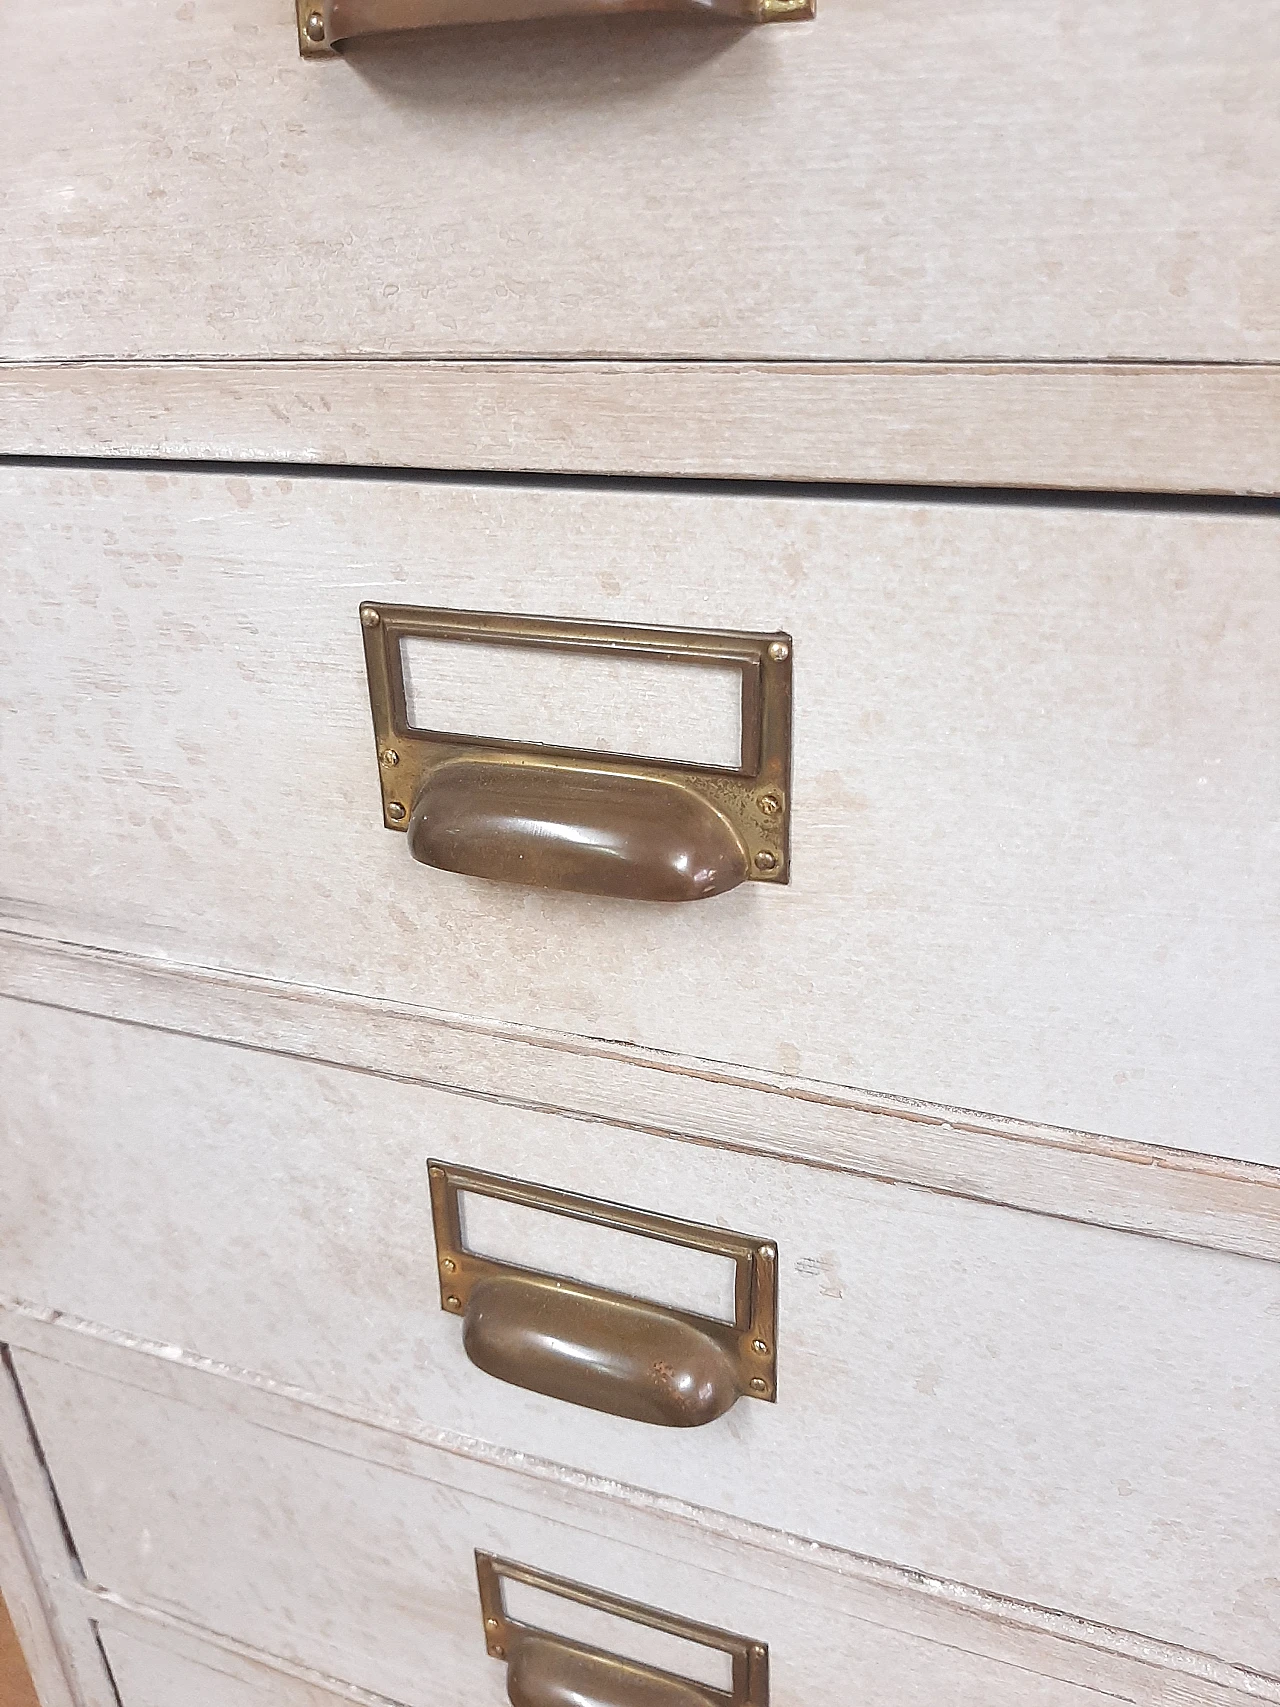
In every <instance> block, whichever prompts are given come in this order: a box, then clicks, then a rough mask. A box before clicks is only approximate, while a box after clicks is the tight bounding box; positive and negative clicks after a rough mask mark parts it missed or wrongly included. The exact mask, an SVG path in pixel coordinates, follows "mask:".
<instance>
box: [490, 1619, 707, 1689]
mask: <svg viewBox="0 0 1280 1707" xmlns="http://www.w3.org/2000/svg"><path fill="white" fill-rule="evenodd" d="M507 1699H508V1701H510V1702H511V1703H512V1707H724V1702H725V1697H724V1696H723V1695H722V1694H720V1693H719V1692H718V1691H716V1690H711V1689H705V1688H703V1686H702V1685H701V1684H699V1683H694V1682H693V1680H692V1679H691V1678H685V1677H675V1676H673V1675H671V1674H670V1673H667V1672H660V1671H655V1670H653V1669H652V1668H651V1667H649V1666H645V1665H640V1664H639V1663H638V1662H636V1661H635V1660H627V1659H623V1658H622V1657H621V1656H620V1655H618V1654H606V1653H603V1652H601V1651H599V1650H597V1649H592V1648H585V1647H582V1646H580V1645H579V1644H578V1643H576V1642H571V1641H569V1640H567V1638H565V1637H563V1636H554V1635H552V1634H550V1633H549V1632H543V1631H540V1630H530V1631H527V1632H526V1631H522V1632H520V1634H519V1635H516V1636H515V1637H514V1638H513V1640H512V1642H511V1645H510V1647H509V1649H508V1651H507Z"/></svg>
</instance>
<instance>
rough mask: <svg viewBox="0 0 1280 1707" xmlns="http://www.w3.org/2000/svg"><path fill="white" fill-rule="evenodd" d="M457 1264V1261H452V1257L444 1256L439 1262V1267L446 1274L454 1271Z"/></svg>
mask: <svg viewBox="0 0 1280 1707" xmlns="http://www.w3.org/2000/svg"><path fill="white" fill-rule="evenodd" d="M457 1266H458V1265H457V1263H456V1262H454V1260H453V1258H452V1257H446V1258H445V1259H444V1261H443V1262H442V1263H441V1264H440V1267H441V1268H442V1269H443V1270H444V1272H445V1273H446V1274H452V1273H453V1272H454V1270H455V1269H456V1268H457Z"/></svg>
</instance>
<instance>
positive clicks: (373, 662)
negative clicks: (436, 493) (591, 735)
mask: <svg viewBox="0 0 1280 1707" xmlns="http://www.w3.org/2000/svg"><path fill="white" fill-rule="evenodd" d="M360 621H361V628H362V631H363V634H364V649H365V665H366V668H367V670H368V675H369V702H370V706H371V708H372V711H373V728H374V735H375V737H376V740H377V757H378V777H379V785H380V788H381V791H382V810H383V823H384V824H385V826H386V828H387V829H389V830H405V829H407V828H408V824H409V818H410V814H411V812H412V809H413V803H414V801H415V799H416V798H417V796H418V794H419V793H420V792H421V790H422V786H423V784H424V782H425V781H426V780H427V778H428V777H429V776H430V775H431V774H432V773H433V772H434V771H436V770H437V769H438V768H439V767H440V766H441V765H444V764H447V763H448V762H450V761H451V760H456V759H462V758H467V757H471V758H476V757H483V756H486V755H487V756H489V757H494V756H496V757H500V758H505V759H510V760H512V761H513V762H519V761H521V760H524V761H526V762H529V763H536V764H538V765H540V766H544V767H552V768H553V769H555V770H558V771H563V772H574V771H576V772H580V773H591V774H593V775H596V776H599V775H600V774H601V772H608V773H609V774H611V775H615V776H618V777H624V778H625V777H634V778H650V779H653V780H655V781H658V782H667V783H670V782H673V781H674V782H678V783H679V784H680V786H681V787H682V788H684V789H687V790H688V791H689V792H690V793H692V794H695V795H698V796H700V797H701V799H702V800H704V801H705V802H706V803H707V804H708V805H709V806H710V807H712V808H713V809H714V810H715V811H716V812H719V813H720V814H721V815H722V816H723V817H724V818H725V819H727V820H728V821H729V823H730V824H731V825H732V826H733V829H734V831H735V832H736V834H737V835H738V837H739V838H740V839H741V842H742V845H743V848H744V850H745V851H746V854H747V856H748V858H747V865H748V871H747V876H748V879H749V881H751V882H755V883H787V882H789V880H790V820H791V651H792V643H791V637H790V635H787V634H753V633H743V632H736V631H733V630H729V629H719V630H717V629H707V630H704V629H695V628H641V627H634V626H630V625H627V624H621V623H607V622H566V621H562V620H559V619H557V618H554V617H532V616H509V615H505V614H503V613H501V612H497V611H454V610H439V609H419V608H416V607H414V606H411V605H390V604H386V605H384V604H377V603H373V602H371V601H366V602H364V603H363V604H362V605H361V606H360ZM414 636H425V637H429V638H431V639H436V640H456V641H458V642H460V643H462V644H465V643H466V642H468V641H479V642H483V643H484V644H486V645H489V646H493V645H504V646H518V647H544V648H547V649H548V650H551V651H558V652H573V651H589V652H596V653H601V654H608V655H613V656H617V655H620V654H621V655H628V656H632V657H648V658H673V659H681V660H684V661H686V662H687V661H689V660H694V661H701V662H703V663H707V664H728V665H731V666H735V667H736V668H737V669H739V670H740V671H741V673H742V748H741V754H742V757H741V763H740V766H739V767H738V768H736V769H734V768H729V767H726V766H719V765H696V764H688V763H685V762H683V761H677V760H674V759H652V758H641V757H637V756H635V755H632V754H625V753H624V754H616V755H614V754H607V753H599V752H595V751H587V750H584V749H578V748H569V747H554V746H542V745H539V744H538V743H535V742H520V741H503V740H495V739H494V738H492V737H490V736H479V735H464V734H457V733H451V732H446V731H443V730H423V729H415V728H412V727H411V726H410V724H409V719H408V713H407V710H406V706H405V687H404V662H403V656H402V651H401V642H402V641H403V640H406V639H409V638H411V637H414ZM388 753H390V754H392V755H394V758H395V762H394V763H389V762H387V761H386V759H385V755H387V754H388Z"/></svg>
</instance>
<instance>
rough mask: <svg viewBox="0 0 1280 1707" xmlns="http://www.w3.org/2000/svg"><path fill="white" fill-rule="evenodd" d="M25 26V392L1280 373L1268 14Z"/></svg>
mask: <svg viewBox="0 0 1280 1707" xmlns="http://www.w3.org/2000/svg"><path fill="white" fill-rule="evenodd" d="M10 10H11V11H12V13H13V16H12V17H11V18H10V19H8V20H7V27H8V37H7V40H8V51H9V53H10V54H11V56H12V59H13V62H14V63H15V64H20V65H21V66H22V68H23V75H22V77H21V79H19V80H18V81H17V82H16V83H15V85H14V87H13V89H12V90H11V91H10V92H9V98H8V99H7V100H6V102H5V103H4V107H3V113H2V116H0V125H2V128H0V159H3V160H4V162H5V167H6V170H5V183H4V188H5V197H6V209H5V229H6V237H7V242H6V245H5V250H4V254H5V271H4V274H3V278H2V281H0V310H2V311H3V315H4V321H3V330H2V333H0V337H2V342H0V354H3V355H5V356H7V357H10V358H25V359H31V358H43V357H58V358H68V357H70V358H78V357H86V356H108V357H119V356H123V357H137V356H166V357H167V356H179V357H182V356H196V355H199V356H204V355H208V356H241V357H263V356H309V355H330V354H343V355H368V356H374V357H377V356H385V355H392V356H421V355H429V356H451V355H459V356H466V355H505V356H518V355H535V356H558V355H566V354H568V355H583V356H600V357H608V356H644V357H714V358H717V359H720V358H729V359H755V358H769V359H773V358H791V359H838V360H856V359H868V358H873V359H890V360H955V359H981V360H1000V359H1019V360H1029V361H1035V360H1050V359H1072V358H1086V359H1090V360H1125V359H1135V360H1141V359H1153V360H1183V361H1235V360H1272V361H1274V360H1277V359H1280V284H1278V281H1280V265H1277V247H1276V245H1277V241H1280V239H1278V237H1277V233H1278V232H1280V217H1277V216H1278V214H1280V206H1278V204H1277V184H1278V183H1280V171H1278V170H1277V168H1278V167H1280V109H1278V108H1277V104H1276V102H1275V100H1274V98H1273V96H1274V90H1275V87H1276V83H1277V80H1278V79H1280V16H1278V15H1277V12H1276V9H1275V7H1274V6H1271V5H1268V4H1266V3H1265V0H1124V3H1123V4H1116V3H1115V0H1043V3H1042V4H1040V5H1038V6H1036V7H1035V8H1029V7H1027V6H1025V5H1023V4H1019V3H1018V0H990V3H987V4H978V3H977V0H961V3H956V4H946V5H944V4H942V3H941V0H896V3H895V4H892V5H888V4H880V5H865V4H858V3H857V0H827V3H826V5H825V6H824V9H823V13H822V15H821V17H820V18H819V19H818V20H817V21H816V22H815V23H814V24H812V25H796V26H794V27H793V26H787V27H784V28H778V29H767V30H755V31H736V30H732V29H729V28H716V27H707V26H706V25H705V24H700V23H699V21H697V20H694V21H692V22H678V21H673V20H669V19H668V20H663V19H656V20H655V19H652V18H647V19H646V18H642V19H634V20H613V21H611V22H608V23H605V24H600V25H595V26H584V25H574V24H572V23H570V24H563V23H561V24H555V23H549V24H546V25H534V26H528V25H526V26H514V27H510V26H508V27H504V28H497V29H491V30H483V31H474V30H454V31H439V32H434V33H431V32H429V33H427V34H425V35H423V36H421V37H419V38H416V39H410V38H404V37H402V38H400V39H394V40H393V39H388V40H383V41H369V42H366V43H363V44H359V45H353V46H352V48H351V49H350V50H349V51H348V53H347V55H346V56H345V58H344V59H339V60H334V61H330V62H325V63H315V62H312V63H306V62H303V61H301V60H300V59H299V57H298V49H297V39H296V34H295V24H294V14H293V9H292V8H291V7H290V6H289V5H287V4H272V5H271V6H263V4H262V0H222V3H220V4H219V5H217V6H216V7H211V6H202V5H196V4H194V3H193V4H190V5H189V6H188V5H184V4H177V3H176V0H175V3H173V4H165V5H157V4H155V3H153V0H115V3H114V4H113V5H112V7H111V10H110V23H109V26H106V25H104V22H103V16H102V10H101V6H100V4H99V3H98V0H61V4H60V6H59V27H58V29H56V30H51V29H49V28H48V27H47V25H46V23H45V21H44V13H43V11H42V9H41V8H38V7H31V6H18V7H14V8H10Z"/></svg>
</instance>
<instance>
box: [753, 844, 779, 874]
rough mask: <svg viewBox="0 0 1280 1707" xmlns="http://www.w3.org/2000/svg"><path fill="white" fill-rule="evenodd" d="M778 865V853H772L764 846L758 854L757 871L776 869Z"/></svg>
mask: <svg viewBox="0 0 1280 1707" xmlns="http://www.w3.org/2000/svg"><path fill="white" fill-rule="evenodd" d="M777 867H778V856H777V854H771V853H770V852H769V850H768V848H762V849H761V850H760V852H759V853H758V854H757V855H756V870H757V871H776V870H777Z"/></svg>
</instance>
